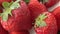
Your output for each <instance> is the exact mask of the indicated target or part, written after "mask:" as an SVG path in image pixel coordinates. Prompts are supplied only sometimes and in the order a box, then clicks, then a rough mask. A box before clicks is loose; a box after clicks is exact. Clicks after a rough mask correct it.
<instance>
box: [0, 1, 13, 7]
mask: <svg viewBox="0 0 60 34" xmlns="http://www.w3.org/2000/svg"><path fill="white" fill-rule="evenodd" d="M11 1H12V0H0V6H1V5H2V3H3V2H11Z"/></svg>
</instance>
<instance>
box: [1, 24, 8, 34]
mask: <svg viewBox="0 0 60 34" xmlns="http://www.w3.org/2000/svg"><path fill="white" fill-rule="evenodd" d="M0 34H8V32H7V31H6V30H5V29H3V27H2V25H1V24H0Z"/></svg>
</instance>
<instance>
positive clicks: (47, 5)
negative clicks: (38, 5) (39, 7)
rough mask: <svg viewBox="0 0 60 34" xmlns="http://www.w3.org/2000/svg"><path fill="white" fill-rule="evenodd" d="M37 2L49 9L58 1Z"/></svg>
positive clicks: (42, 0) (43, 0) (44, 0)
mask: <svg viewBox="0 0 60 34" xmlns="http://www.w3.org/2000/svg"><path fill="white" fill-rule="evenodd" d="M39 1H41V2H42V3H43V4H44V5H45V6H46V7H47V8H49V7H51V6H53V5H55V4H56V3H57V2H59V1H60V0H39Z"/></svg>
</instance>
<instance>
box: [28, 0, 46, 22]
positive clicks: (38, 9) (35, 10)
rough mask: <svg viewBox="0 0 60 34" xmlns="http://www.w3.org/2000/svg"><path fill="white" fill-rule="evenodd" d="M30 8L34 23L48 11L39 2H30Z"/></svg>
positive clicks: (35, 0) (33, 0)
mask: <svg viewBox="0 0 60 34" xmlns="http://www.w3.org/2000/svg"><path fill="white" fill-rule="evenodd" d="M28 7H29V9H30V11H31V16H32V21H33V22H34V19H35V18H36V16H38V15H39V14H40V13H42V12H45V11H46V10H47V9H46V7H45V6H44V5H43V4H42V3H39V2H38V1H37V0H30V2H29V4H28Z"/></svg>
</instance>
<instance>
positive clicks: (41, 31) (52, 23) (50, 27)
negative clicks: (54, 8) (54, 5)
mask: <svg viewBox="0 0 60 34" xmlns="http://www.w3.org/2000/svg"><path fill="white" fill-rule="evenodd" d="M34 26H35V31H36V34H57V24H56V20H55V17H54V15H53V14H51V13H49V12H43V13H42V14H40V15H39V16H38V17H37V18H36V19H35V25H34Z"/></svg>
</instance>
